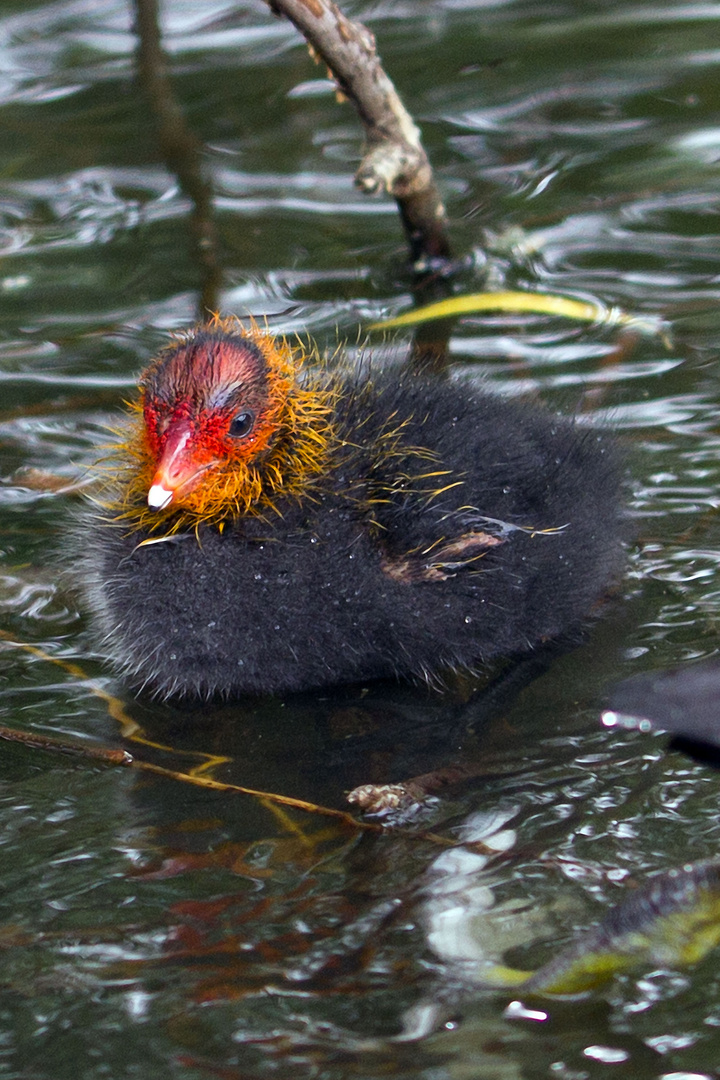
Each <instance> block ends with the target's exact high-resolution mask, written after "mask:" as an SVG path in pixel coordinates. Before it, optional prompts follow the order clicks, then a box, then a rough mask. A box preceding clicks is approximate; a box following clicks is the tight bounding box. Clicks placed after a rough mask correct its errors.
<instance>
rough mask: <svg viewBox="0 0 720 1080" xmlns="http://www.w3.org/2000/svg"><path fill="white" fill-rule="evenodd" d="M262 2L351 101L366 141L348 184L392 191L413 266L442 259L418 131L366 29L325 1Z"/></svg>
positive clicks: (443, 234) (439, 225) (440, 218)
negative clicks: (293, 29) (296, 32)
mask: <svg viewBox="0 0 720 1080" xmlns="http://www.w3.org/2000/svg"><path fill="white" fill-rule="evenodd" d="M267 3H268V4H269V5H270V7H271V8H272V10H273V11H275V12H276V13H277V14H281V15H285V16H286V17H287V18H288V19H290V21H291V22H292V23H293V24H294V25H295V26H296V27H297V28H298V30H299V31H300V33H301V34H302V35H303V36H304V37H305V38H306V40H307V41H308V43H309V45H310V47H311V49H312V51H313V53H314V54H316V55H317V56H318V57H319V58H320V59H322V60H323V61H324V62H325V64H327V66H328V68H329V69H330V72H331V74H332V76H333V77H334V79H335V81H336V83H337V86H338V89H339V90H340V92H341V93H342V94H343V95H344V96H345V97H347V98H349V99H350V101H352V103H353V105H354V106H355V108H356V110H357V112H358V116H359V117H360V120H361V122H362V124H363V127H364V128H365V138H366V141H367V147H366V152H365V156H364V158H363V160H362V163H361V165H360V168H359V169H358V170H357V173H356V174H355V182H356V184H357V185H358V187H359V188H361V189H362V190H363V191H367V192H371V193H372V192H378V191H387V192H389V193H390V194H391V195H392V196H394V198H395V200H396V201H397V204H398V208H399V210H400V216H401V218H402V222H403V225H404V227H405V232H406V234H407V238H408V242H409V244H410V253H411V257H412V261H413V266H414V268H415V269H416V270H417V271H418V272H424V271H427V270H428V269H430V268H431V267H432V266H433V264H436V263H437V262H438V261H441V262H444V261H446V260H448V259H449V258H450V244H449V241H448V236H447V215H446V213H445V207H444V205H443V202H442V199H441V197H440V193H439V192H438V189H437V187H436V185H435V181H434V179H433V174H432V169H431V167H430V162H429V161H428V158H427V155H426V153H425V151H424V149H423V147H422V143H421V141H420V132H419V131H418V129H417V127H416V126H415V124H414V123H413V120H412V117H411V116H410V114H409V113H408V111H407V109H406V108H405V106H404V105H403V103H402V101H401V100H400V98H399V96H398V94H397V91H396V90H395V87H394V86H393V84H392V82H391V80H390V79H389V78H388V76H387V75H386V74H385V72H384V70H383V68H382V65H381V64H380V60H379V58H378V55H377V51H376V49H375V38H374V37H373V35H372V34H371V32H370V31H369V30H368V29H367V27H366V26H363V24H362V23H359V22H352V21H351V20H350V19H348V18H346V16H345V15H343V13H342V12H341V11H340V9H339V8H338V7H337V5H336V4H334V3H332V0H267Z"/></svg>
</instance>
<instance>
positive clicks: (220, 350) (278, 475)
mask: <svg viewBox="0 0 720 1080" xmlns="http://www.w3.org/2000/svg"><path fill="white" fill-rule="evenodd" d="M313 355H314V354H313ZM300 363H301V357H299V356H296V355H295V354H294V353H293V351H292V349H291V348H290V346H289V345H288V343H287V342H286V341H285V340H284V339H282V338H280V339H275V338H273V337H272V336H271V335H270V334H268V333H265V332H263V331H262V330H260V329H259V328H258V327H257V326H256V325H255V324H254V323H249V324H248V325H244V324H241V323H239V322H237V321H236V320H224V321H223V320H220V319H215V320H213V321H212V322H211V323H209V324H208V325H206V326H201V327H198V328H197V329H195V330H193V331H191V332H190V333H189V334H187V335H186V336H185V337H183V338H182V339H180V340H178V341H175V342H173V344H172V345H170V346H169V347H168V348H167V349H165V350H164V351H163V352H161V353H160V355H159V357H158V358H157V359H156V360H154V361H153V362H152V363H151V364H150V366H149V367H148V368H147V370H146V371H145V372H144V374H143V376H142V378H141V380H140V389H141V400H140V402H139V411H140V412H141V414H142V423H141V425H140V428H139V429H136V433H135V435H134V436H133V438H132V439H131V441H130V442H126V443H123V444H120V452H121V453H122V452H123V448H124V450H125V451H129V458H130V459H131V460H132V462H133V463H136V464H133V465H132V466H131V468H130V473H129V475H128V479H127V482H126V484H124V485H123V487H122V492H123V493H122V498H121V501H120V503H119V505H118V509H119V510H120V516H121V517H123V518H125V519H129V520H131V521H134V522H135V524H136V525H137V526H140V527H146V526H147V527H149V528H151V529H152V528H154V525H153V524H152V520H151V519H155V520H157V521H158V524H160V523H161V522H164V521H165V519H166V516H167V515H166V513H165V512H167V513H170V514H172V515H173V524H172V526H171V528H179V527H181V526H183V525H185V524H188V525H191V524H197V523H199V522H207V523H220V522H223V521H225V520H226V519H227V518H229V517H233V516H238V515H241V514H244V513H248V512H250V513H251V512H253V511H256V510H257V511H260V512H263V511H264V509H266V508H267V507H268V505H274V500H275V499H276V498H277V497H278V495H279V494H285V495H293V496H302V495H303V494H304V493H306V492H307V490H308V487H309V486H310V485H311V484H313V483H314V482H315V481H316V480H317V478H318V477H319V476H321V475H322V472H323V469H324V464H325V460H326V454H327V452H328V450H329V447H330V446H331V445H333V444H334V439H335V436H334V431H333V422H332V415H333V403H334V401H335V398H336V390H335V389H333V387H332V385H331V383H330V382H328V380H327V379H326V378H325V377H324V376H321V377H320V378H319V379H318V378H314V379H310V380H309V381H307V382H305V383H301V382H299V380H298V368H299V364H300ZM148 515H149V516H148ZM163 527H165V526H164V525H163Z"/></svg>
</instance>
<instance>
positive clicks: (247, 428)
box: [228, 410, 255, 439]
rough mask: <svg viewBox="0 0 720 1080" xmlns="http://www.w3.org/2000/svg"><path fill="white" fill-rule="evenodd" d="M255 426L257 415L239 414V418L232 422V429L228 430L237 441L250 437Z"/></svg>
mask: <svg viewBox="0 0 720 1080" xmlns="http://www.w3.org/2000/svg"><path fill="white" fill-rule="evenodd" d="M254 426H255V413H251V412H248V411H247V410H245V411H244V412H239V413H238V414H237V416H234V417H233V418H232V420H231V421H230V427H229V428H228V434H229V435H232V436H233V438H235V439H241V438H243V436H245V435H249V434H250V432H251V431H252V429H253V427H254Z"/></svg>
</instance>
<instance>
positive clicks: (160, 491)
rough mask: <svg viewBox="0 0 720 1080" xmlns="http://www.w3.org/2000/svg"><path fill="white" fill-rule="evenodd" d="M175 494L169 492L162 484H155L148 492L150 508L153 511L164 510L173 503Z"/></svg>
mask: <svg viewBox="0 0 720 1080" xmlns="http://www.w3.org/2000/svg"><path fill="white" fill-rule="evenodd" d="M172 497H173V492H172V491H168V490H167V488H164V487H163V486H162V484H153V486H152V487H151V488H150V490H149V491H148V498H147V501H148V506H149V507H150V509H151V510H164V509H165V507H166V506H167V505H168V503H170V502H171V501H172Z"/></svg>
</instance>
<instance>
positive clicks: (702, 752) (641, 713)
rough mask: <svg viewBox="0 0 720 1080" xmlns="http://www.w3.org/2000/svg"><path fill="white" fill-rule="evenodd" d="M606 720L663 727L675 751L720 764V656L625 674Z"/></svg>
mask: <svg viewBox="0 0 720 1080" xmlns="http://www.w3.org/2000/svg"><path fill="white" fill-rule="evenodd" d="M603 723H604V724H605V726H606V727H616V726H619V727H627V728H639V729H640V730H651V731H664V732H666V733H667V734H668V735H670V736H671V738H670V748H671V749H672V750H680V751H682V752H683V753H686V754H689V755H690V756H691V757H694V758H696V759H697V760H698V761H702V762H704V763H705V764H709V765H713V766H714V767H715V768H716V769H717V768H720V660H718V657H717V656H714V657H711V658H710V659H707V660H702V661H699V662H696V663H691V664H684V665H683V666H682V667H677V668H670V669H667V670H663V671H645V672H642V673H641V674H639V675H633V676H631V678H629V679H625V680H624V682H621V683H619V684H618V685H617V686H616V687H614V688H613V690H612V693H611V696H610V701H609V708H608V709H606V710H605V712H604V713H603Z"/></svg>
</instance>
